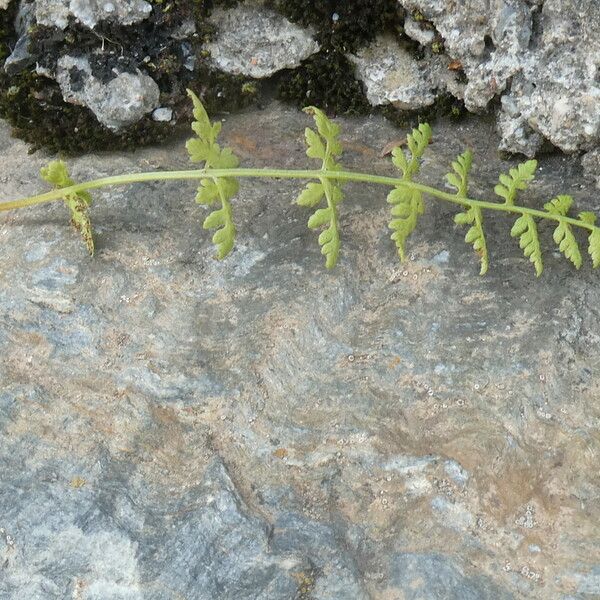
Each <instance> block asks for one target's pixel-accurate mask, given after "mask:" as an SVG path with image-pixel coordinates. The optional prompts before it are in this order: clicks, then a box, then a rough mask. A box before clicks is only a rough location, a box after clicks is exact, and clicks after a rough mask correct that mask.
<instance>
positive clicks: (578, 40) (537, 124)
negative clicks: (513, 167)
mask: <svg viewBox="0 0 600 600" xmlns="http://www.w3.org/2000/svg"><path fill="white" fill-rule="evenodd" d="M541 10H542V12H541V16H540V30H541V35H539V39H538V41H537V43H536V45H535V46H534V48H533V49H532V50H531V51H530V53H529V56H528V57H527V59H526V60H523V64H522V68H521V69H520V71H519V72H518V73H517V74H516V76H515V78H514V80H513V83H512V86H511V89H510V91H509V92H508V93H507V100H506V102H505V101H504V98H503V104H502V106H503V109H502V110H503V111H504V112H506V113H507V115H504V116H501V118H500V131H501V133H502V134H503V138H507V139H506V141H505V140H503V145H504V147H506V148H507V149H512V147H518V142H516V143H514V144H511V143H510V136H509V134H508V135H507V134H505V132H506V129H507V128H506V127H505V126H503V123H506V122H507V121H512V122H513V123H517V124H519V126H522V127H523V132H524V136H523V137H527V136H530V135H531V133H530V132H531V131H535V132H537V133H538V134H540V135H541V136H543V137H544V138H545V139H547V140H549V141H550V142H552V144H554V145H555V146H557V147H559V148H560V149H561V150H563V151H565V152H576V151H578V150H589V149H592V148H594V146H597V145H598V144H599V143H600V80H599V78H598V74H599V73H600V4H599V3H598V2H596V1H595V0H546V2H545V3H544V4H543V7H542V9H541ZM507 107H510V108H508V110H507ZM511 113H514V116H513V115H512V114H511ZM509 127H513V128H514V125H510V126H509ZM525 143H527V142H525ZM534 150H535V145H534V146H533V147H532V148H531V150H530V152H529V153H528V154H529V155H530V156H532V155H533V154H534Z"/></svg>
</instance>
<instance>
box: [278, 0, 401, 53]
mask: <svg viewBox="0 0 600 600" xmlns="http://www.w3.org/2000/svg"><path fill="white" fill-rule="evenodd" d="M269 5H270V6H271V7H272V8H274V9H275V10H277V11H278V12H280V13H281V14H283V15H284V16H286V17H287V18H288V19H289V20H290V21H293V22H294V23H298V24H300V25H303V26H305V27H309V26H311V27H313V28H314V29H315V30H316V36H315V37H316V39H317V40H318V41H319V43H320V44H321V45H322V46H324V47H329V48H333V49H336V50H339V51H340V52H355V51H356V50H358V49H359V48H360V47H361V46H364V45H365V44H368V43H369V42H371V41H372V40H374V39H375V37H376V36H377V34H379V33H382V32H384V31H393V32H398V31H399V30H400V29H401V28H402V23H403V19H404V11H403V9H402V8H401V7H400V3H399V2H398V0H294V1H293V2H292V1H290V0H270V1H269Z"/></svg>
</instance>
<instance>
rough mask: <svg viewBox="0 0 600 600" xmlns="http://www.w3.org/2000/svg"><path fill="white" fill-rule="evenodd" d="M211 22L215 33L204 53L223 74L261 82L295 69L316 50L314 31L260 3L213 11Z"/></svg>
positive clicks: (317, 46)
mask: <svg viewBox="0 0 600 600" xmlns="http://www.w3.org/2000/svg"><path fill="white" fill-rule="evenodd" d="M210 22H211V24H212V25H214V27H215V28H216V31H217V33H216V36H215V38H214V39H213V40H212V41H211V42H210V43H208V44H206V50H208V51H209V52H210V54H211V59H212V62H213V64H214V65H215V66H216V67H218V68H219V69H221V70H222V71H225V72H226V73H232V74H234V75H239V74H242V75H247V76H249V77H255V78H257V79H261V78H263V77H269V76H270V75H273V74H274V73H276V72H277V71H280V70H281V69H290V68H294V67H297V66H298V65H300V63H301V62H302V61H303V60H304V59H306V58H308V57H309V56H310V55H311V54H314V53H315V52H317V51H318V50H319V44H318V43H317V42H316V41H315V40H314V39H313V37H312V36H313V34H314V32H313V31H311V30H310V29H304V28H303V27H299V26H298V25H295V24H294V23H291V22H290V21H288V20H287V19H286V18H285V17H283V16H282V15H280V14H279V13H277V12H275V11H273V10H270V9H269V8H265V7H263V6H261V5H260V4H256V3H251V4H240V5H238V6H236V7H234V8H232V9H229V10H225V9H221V8H219V9H216V10H214V11H213V12H212V14H211V16H210Z"/></svg>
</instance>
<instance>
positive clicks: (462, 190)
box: [446, 150, 473, 198]
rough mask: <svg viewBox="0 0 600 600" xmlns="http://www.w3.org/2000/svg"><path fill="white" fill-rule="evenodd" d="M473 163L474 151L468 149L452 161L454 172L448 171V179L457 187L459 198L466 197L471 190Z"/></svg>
mask: <svg viewBox="0 0 600 600" xmlns="http://www.w3.org/2000/svg"><path fill="white" fill-rule="evenodd" d="M472 164H473V153H472V152H471V151H470V150H466V151H465V152H463V153H462V154H460V155H459V156H457V158H456V160H455V161H452V168H453V169H454V173H448V174H447V175H446V180H447V181H448V183H449V184H450V185H451V186H452V187H453V188H455V189H456V195H457V196H458V197H459V198H466V197H467V193H468V191H469V173H470V171H471V165H472Z"/></svg>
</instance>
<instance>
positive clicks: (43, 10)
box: [34, 0, 152, 29]
mask: <svg viewBox="0 0 600 600" xmlns="http://www.w3.org/2000/svg"><path fill="white" fill-rule="evenodd" d="M34 7H35V8H34V14H35V19H36V22H37V24H38V25H45V26H46V27H58V28H59V29H65V28H66V27H67V25H68V24H69V19H70V18H72V19H74V20H75V21H76V22H78V23H80V24H81V25H84V26H85V27H89V28H94V27H95V26H96V25H97V24H98V23H99V22H100V21H116V22H118V23H120V24H122V25H132V24H133V23H138V22H139V21H143V20H144V19H146V18H148V16H149V14H150V13H151V12H152V5H151V4H150V3H149V2H146V1H145V0H35V3H34Z"/></svg>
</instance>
